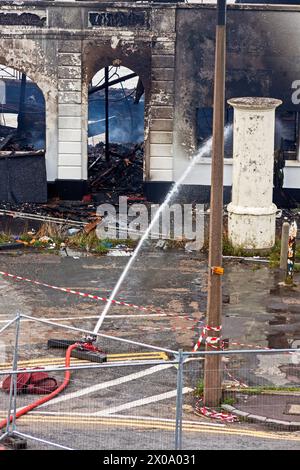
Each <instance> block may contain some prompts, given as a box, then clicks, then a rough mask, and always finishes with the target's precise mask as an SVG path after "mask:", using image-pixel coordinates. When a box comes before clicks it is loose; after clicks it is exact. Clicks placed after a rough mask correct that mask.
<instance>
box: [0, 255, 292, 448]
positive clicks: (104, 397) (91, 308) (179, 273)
mask: <svg viewBox="0 0 300 470" xmlns="http://www.w3.org/2000/svg"><path fill="white" fill-rule="evenodd" d="M0 261H1V271H5V272H8V273H11V274H15V275H19V276H22V277H26V278H29V279H32V280H38V281H41V282H44V283H47V284H50V285H54V286H60V287H68V288H72V289H74V290H76V291H80V292H87V293H91V294H94V295H98V296H103V297H108V296H109V293H110V292H111V291H112V289H113V287H114V284H115V283H116V281H117V280H118V277H119V276H120V274H121V272H122V269H123V268H124V266H125V264H126V262H127V261H128V260H127V258H126V257H109V256H101V257H93V256H88V257H86V256H84V257H79V258H78V259H77V257H76V259H75V258H74V257H60V256H57V255H55V254H46V253H37V252H30V251H28V252H27V251H20V252H19V254H18V253H15V252H10V253H1V255H0ZM298 279H299V281H298V282H299V283H300V277H298ZM295 280H296V281H297V276H296V278H295ZM277 282H278V279H277V273H276V271H273V270H270V269H269V268H268V267H267V266H265V265H261V264H260V265H258V264H256V263H247V264H246V263H239V262H236V261H234V262H233V261H227V262H226V263H225V275H224V292H223V300H224V304H223V313H224V329H223V337H225V338H226V337H227V338H229V339H230V342H229V344H230V349H238V348H239V347H240V348H241V349H245V348H248V345H251V348H249V349H253V347H254V346H255V347H262V348H263V347H275V348H279V347H286V348H291V347H296V345H297V344H298V341H299V342H300V309H299V306H300V291H298V289H297V288H296V289H295V290H294V291H284V292H282V291H280V292H278V290H276V291H274V288H275V286H276V285H277ZM206 297H207V261H206V257H205V256H204V255H202V254H198V253H186V252H185V251H183V250H160V249H155V248H153V247H149V246H148V247H147V248H146V249H144V250H143V252H142V253H141V254H140V255H139V258H138V259H137V261H136V263H135V264H134V266H133V268H132V270H131V272H130V273H129V276H128V278H127V279H126V280H125V282H124V285H123V286H122V289H121V291H120V292H119V294H118V296H117V298H118V300H124V301H126V302H127V303H130V304H131V303H132V304H135V305H138V306H141V307H147V308H149V309H154V310H156V311H155V312H154V311H151V310H148V309H147V310H140V309H137V308H132V307H128V306H123V305H113V306H112V307H111V309H110V311H109V313H108V316H107V318H106V319H105V321H104V324H103V327H102V329H101V332H102V333H105V334H107V335H111V336H113V337H115V338H116V339H117V338H118V337H121V338H125V339H130V340H134V341H137V342H142V343H147V344H149V345H153V346H157V347H158V348H167V349H173V350H175V351H177V350H178V349H179V348H182V349H184V350H186V351H190V350H191V349H192V347H193V345H194V344H195V342H196V340H197V339H198V336H199V328H198V329H195V326H197V322H198V321H199V320H203V319H204V316H205V308H206ZM0 305H1V307H0V322H1V323H0V328H1V326H2V325H4V324H5V322H6V321H7V320H9V319H11V318H13V317H14V315H15V314H16V312H18V311H19V312H21V313H23V314H26V315H32V316H34V317H38V318H46V319H48V320H49V319H51V321H54V322H57V323H59V324H63V325H70V326H74V327H77V328H84V329H88V330H92V329H93V328H94V326H95V324H96V322H97V318H98V316H99V315H100V314H101V311H102V310H103V306H104V303H101V302H99V301H96V300H91V299H89V298H85V297H80V296H77V295H72V294H69V293H65V292H60V291H57V290H53V289H51V288H46V287H42V286H38V285H35V284H33V283H30V282H26V281H21V280H20V281H15V280H9V279H8V278H7V277H1V278H0ZM158 310H160V312H159V313H158ZM298 310H299V313H298ZM166 314H167V316H165V315H166ZM168 315H170V316H168ZM174 327H175V328H176V329H175V330H174ZM50 337H51V338H64V339H78V334H77V333H74V332H70V331H66V330H63V329H61V330H60V329H59V327H57V326H54V325H52V326H51V325H43V324H41V323H36V322H31V321H26V320H25V321H23V322H22V327H21V335H20V357H19V359H20V360H21V361H22V360H29V359H30V360H39V359H40V360H41V361H42V360H43V361H44V363H45V361H47V360H52V363H55V362H53V361H55V360H57V359H58V358H63V355H64V353H63V352H62V351H59V350H48V349H47V340H48V339H49V338H50ZM235 343H238V344H235ZM239 344H241V345H242V346H239ZM13 345H14V329H13V328H10V329H9V330H6V331H5V333H2V334H0V362H1V363H5V362H7V361H10V360H11V358H12V353H13ZM100 346H101V347H102V348H104V349H105V350H106V351H107V352H108V353H109V354H124V355H125V356H126V355H129V354H132V355H134V354H136V353H140V352H142V351H144V352H145V351H147V352H149V351H150V350H149V349H148V348H147V347H141V346H138V345H133V344H126V343H122V342H120V341H117V340H113V339H110V340H108V339H107V338H103V339H102V340H101V344H100ZM299 362H300V361H299ZM299 362H297V357H296V356H291V355H287V354H276V355H268V356H267V355H264V354H253V355H250V354H248V355H241V354H239V355H236V356H234V357H232V356H230V357H229V356H228V357H227V359H226V362H225V363H224V365H225V368H226V370H227V372H229V374H228V373H227V372H224V374H225V376H224V378H225V379H226V380H227V382H228V383H233V382H234V381H243V382H245V383H246V384H247V385H250V386H254V385H276V386H290V385H294V386H295V385H298V386H299V382H300V380H299V370H300V364H299ZM35 364H36V363H35ZM149 367H151V366H145V365H144V366H139V367H138V368H137V367H133V366H128V367H125V368H123V369H121V368H112V367H111V368H107V369H106V370H105V371H104V370H103V369H100V370H99V371H98V372H97V373H95V372H91V371H90V370H89V371H86V372H82V371H81V372H76V374H74V377H73V379H72V381H71V384H70V386H69V388H68V391H67V392H66V393H76V392H77V391H78V390H82V389H83V388H88V387H93V386H95V385H97V384H101V383H103V382H105V383H108V382H110V381H114V380H116V379H120V378H122V377H123V376H126V375H130V374H134V373H136V372H137V371H138V372H142V371H145V370H146V368H149ZM202 373H203V368H202V362H201V361H200V362H197V363H193V365H189V366H187V367H186V370H185V382H184V385H185V387H187V390H186V395H185V400H184V404H185V407H184V417H185V419H187V420H192V421H195V422H196V421H197V422H198V421H199V417H198V416H197V415H195V413H194V411H193V406H192V405H193V400H194V398H193V394H192V393H191V390H192V389H193V388H194V387H195V386H196V385H197V382H198V381H199V378H201V376H202ZM226 374H227V375H226ZM55 376H56V377H57V378H58V379H60V377H61V373H55ZM144 377H145V378H144ZM176 377H177V371H176V369H175V368H174V367H171V368H170V367H169V368H167V369H166V370H164V368H162V370H161V372H159V371H157V372H155V373H153V374H151V375H150V376H149V375H147V374H146V373H145V376H144V375H143V374H142V375H141V376H140V378H139V379H138V380H133V381H129V382H128V383H126V384H124V385H122V386H121V385H120V384H118V385H116V388H110V386H108V387H107V388H103V389H102V391H101V387H100V388H99V390H98V389H96V390H93V391H92V392H91V393H87V394H86V395H85V398H84V400H83V399H81V400H79V398H76V399H75V398H74V399H69V400H65V401H63V400H62V401H59V402H58V403H57V404H51V405H50V404H49V406H48V408H47V410H46V408H45V412H46V411H48V413H50V414H51V412H52V413H54V414H56V415H57V414H58V415H59V414H61V415H64V416H65V418H64V419H65V421H62V422H61V434H62V435H63V425H64V426H65V428H66V426H67V423H68V417H67V415H66V413H67V414H68V413H69V414H70V413H71V414H76V416H77V418H78V414H80V413H83V414H86V419H87V420H90V422H89V424H90V425H91V426H92V427H93V423H92V418H91V416H90V414H91V413H92V414H93V416H94V418H95V416H98V415H95V413H99V412H100V414H101V411H103V410H104V411H105V410H107V409H109V408H111V407H117V406H120V405H122V406H123V405H126V404H128V403H130V402H134V401H136V400H142V399H144V398H145V397H146V398H149V397H152V401H151V400H150V402H149V403H145V404H143V406H142V407H140V406H136V405H132V406H131V405H126V406H125V408H124V409H121V410H120V411H119V414H120V415H121V417H120V420H122V419H125V418H126V416H127V415H129V414H130V416H137V417H139V416H144V417H145V418H147V417H148V418H151V417H155V418H157V419H158V418H159V419H163V420H166V419H175V409H176V399H175V396H174V395H171V396H170V397H169V398H166V399H165V400H164V401H160V399H161V398H158V399H157V400H158V401H157V404H156V403H155V401H156V399H155V398H154V399H153V397H160V396H161V395H163V394H166V393H171V392H172V391H174V390H176ZM112 391H113V392H112ZM30 401H32V397H30V396H25V397H20V398H19V405H18V406H22V405H24V404H25V403H29V402H30ZM153 403H154V404H153ZM1 408H2V406H1ZM50 414H49V415H47V416H48V418H47V419H46V418H45V415H42V414H41V412H40V414H39V418H38V417H37V418H33V417H32V418H30V419H31V420H32V422H34V425H35V426H38V427H36V428H35V429H36V430H37V431H38V433H39V435H41V434H42V433H43V432H46V431H47V432H48V434H47V432H46V435H47V436H48V438H50V436H52V435H53V426H56V425H57V423H56V421H55V420H54V418H51V419H52V421H51V419H50V418H49V416H50ZM32 416H33V415H32ZM94 418H93V419H94ZM26 419H27V421H26ZM34 419H35V420H36V421H34ZM42 419H44V420H45V421H44V424H43V421H42ZM74 419H75V418H74ZM97 419H100V417H98V418H97ZM101 419H102V418H101ZM28 420H29V418H25V417H24V418H21V420H20V423H24V424H23V426H24V430H25V429H26V430H28V429H29V428H30V424H28V423H30V422H31V421H28ZM38 420H41V421H40V422H38ZM53 420H54V421H53ZM57 422H58V418H57ZM26 423H27V424H26ZM63 423H64V424H63ZM100 424H101V423H100ZM100 424H99V423H98V425H99V426H100ZM105 425H106V426H107V432H108V429H109V427H110V426H111V425H110V424H107V423H106V424H105ZM26 426H27V427H26ZM95 426H96V424H95ZM249 426H250V425H249ZM252 426H254V425H252ZM65 428H64V429H65ZM101 429H102V430H103V423H102V424H101V426H100V430H101ZM93 430H94V428H93ZM105 433H106V431H105ZM105 433H103V439H104V438H105V439H108V435H107V436H106V437H105V435H106V434H105ZM120 433H121V434H120V436H119V439H121V441H122V439H123V441H124V439H125V437H124V436H125V431H124V429H123V431H120ZM167 434H168V433H167V432H166V435H167ZM293 434H294V433H293ZM96 435H97V436H98V437H97V439H98V438H99V439H100V437H101V436H100V434H97V433H96ZM66 436H67V434H66ZM70 439H71V438H70ZM86 439H87V441H88V440H89V439H90V441H89V445H92V442H93V439H96V438H95V437H94V438H93V439H92V438H91V435H90V433H89V432H87V437H86ZM91 439H92V440H91ZM101 439H102V438H101ZM147 439H148V437H147ZM166 439H167V438H166ZM168 439H169V438H168ZM168 439H167V440H166V441H163V442H162V445H164V446H166V447H167V446H168V445H169V444H168V442H169V441H168ZM197 439H198V438H197ZM197 439H196V437H195V441H194V442H196V441H197ZM227 439H228V438H227ZM113 440H115V441H117V440H118V437H117V431H114V437H113ZM157 440H158V437H157V434H156V433H154V431H153V442H157ZM123 441H122V442H123ZM65 442H69V441H68V439H67V438H66V440H65ZM101 442H102V443H101V446H102V445H103V446H104V448H105V445H106V446H107V442H108V441H106V440H102V441H101ZM139 444H140V443H139V438H138V437H137V439H136V442H135V445H136V446H138V445H139ZM141 445H142V446H144V447H143V448H147V447H145V446H146V445H147V444H146V442H144V443H141ZM197 445H198V446H199V444H197ZM206 445H208V444H206ZM243 445H246V444H243ZM293 446H294V448H295V446H296V447H297V446H298V448H300V442H298V444H296V443H294V444H293ZM254 447H255V446H254ZM283 447H284V446H283ZM154 448H155V447H154ZM196 448H198V447H196ZM279 448H280V447H279Z"/></svg>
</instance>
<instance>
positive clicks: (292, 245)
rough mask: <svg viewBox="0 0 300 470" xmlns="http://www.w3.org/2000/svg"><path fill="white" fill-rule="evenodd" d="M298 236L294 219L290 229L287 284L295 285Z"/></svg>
mask: <svg viewBox="0 0 300 470" xmlns="http://www.w3.org/2000/svg"><path fill="white" fill-rule="evenodd" d="M296 238H297V223H296V221H295V220H294V221H293V222H292V223H291V226H290V230H289V241H288V255H287V271H286V278H285V283H286V284H287V285H293V284H294V268H295V255H296Z"/></svg>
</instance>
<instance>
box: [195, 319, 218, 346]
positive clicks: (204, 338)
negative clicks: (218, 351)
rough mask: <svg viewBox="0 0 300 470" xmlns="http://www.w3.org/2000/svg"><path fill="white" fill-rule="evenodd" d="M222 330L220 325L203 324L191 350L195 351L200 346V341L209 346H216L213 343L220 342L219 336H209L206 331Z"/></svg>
mask: <svg viewBox="0 0 300 470" xmlns="http://www.w3.org/2000/svg"><path fill="white" fill-rule="evenodd" d="M221 330H222V326H209V325H205V326H204V327H203V329H202V332H201V335H200V336H199V339H198V341H197V343H196V344H195V346H194V348H193V351H194V352H196V351H198V349H199V348H200V346H201V343H202V341H203V342H204V343H206V344H207V345H208V346H211V347H216V346H214V345H216V344H218V343H220V341H221V337H220V336H209V335H208V334H207V333H208V332H209V331H216V332H220V331H221Z"/></svg>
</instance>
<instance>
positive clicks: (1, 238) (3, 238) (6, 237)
mask: <svg viewBox="0 0 300 470" xmlns="http://www.w3.org/2000/svg"><path fill="white" fill-rule="evenodd" d="M11 241H12V236H11V235H10V234H8V233H3V232H1V233H0V244H2V243H9V242H11Z"/></svg>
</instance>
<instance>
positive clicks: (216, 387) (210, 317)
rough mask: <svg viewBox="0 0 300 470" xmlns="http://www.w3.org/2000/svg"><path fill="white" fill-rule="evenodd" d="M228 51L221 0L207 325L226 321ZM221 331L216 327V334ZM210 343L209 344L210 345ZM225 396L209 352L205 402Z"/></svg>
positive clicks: (218, 364) (214, 403)
mask: <svg viewBox="0 0 300 470" xmlns="http://www.w3.org/2000/svg"><path fill="white" fill-rule="evenodd" d="M225 53H226V0H218V5H217V27H216V50H215V77H214V114H213V143H212V169H211V195H210V211H211V212H210V229H209V258H208V265H209V274H208V299H207V325H208V326H210V327H220V326H221V321H222V276H221V274H222V269H218V268H220V267H221V266H222V235H223V162H224V107H225V106H224V103H225ZM219 335H220V333H219V332H216V331H214V333H213V336H219ZM207 347H208V344H206V348H207ZM220 400H221V356H218V355H211V356H210V355H207V356H206V357H205V372H204V403H205V405H206V406H217V405H218V404H219V403H220Z"/></svg>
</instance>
